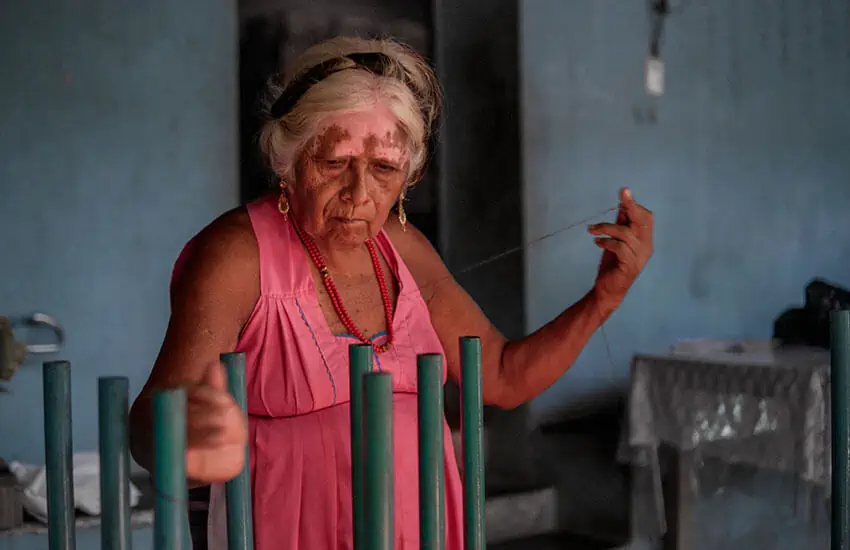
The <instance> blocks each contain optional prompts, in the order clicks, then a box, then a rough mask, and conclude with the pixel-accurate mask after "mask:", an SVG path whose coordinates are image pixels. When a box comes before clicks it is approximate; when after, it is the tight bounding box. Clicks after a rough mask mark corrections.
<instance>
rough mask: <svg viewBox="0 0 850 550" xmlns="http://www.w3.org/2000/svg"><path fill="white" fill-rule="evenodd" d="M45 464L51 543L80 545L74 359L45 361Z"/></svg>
mask: <svg viewBox="0 0 850 550" xmlns="http://www.w3.org/2000/svg"><path fill="white" fill-rule="evenodd" d="M43 382H44V454H45V457H44V465H45V470H46V471H47V518H48V523H47V545H48V548H49V549H50V550H73V549H74V548H76V538H75V537H76V535H75V531H74V527H75V521H74V516H75V514H74V483H73V476H74V473H73V469H74V459H73V441H72V433H71V363H69V362H67V361H50V362H47V363H44V380H43Z"/></svg>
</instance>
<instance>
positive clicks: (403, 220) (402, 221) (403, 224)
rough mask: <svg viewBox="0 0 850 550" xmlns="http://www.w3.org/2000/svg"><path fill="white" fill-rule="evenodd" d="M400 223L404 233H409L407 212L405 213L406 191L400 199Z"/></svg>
mask: <svg viewBox="0 0 850 550" xmlns="http://www.w3.org/2000/svg"><path fill="white" fill-rule="evenodd" d="M398 223H400V224H401V230H402V231H407V212H405V211H404V191H402V192H401V195H399V197H398Z"/></svg>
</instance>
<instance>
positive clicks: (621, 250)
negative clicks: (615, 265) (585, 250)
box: [593, 237, 637, 263]
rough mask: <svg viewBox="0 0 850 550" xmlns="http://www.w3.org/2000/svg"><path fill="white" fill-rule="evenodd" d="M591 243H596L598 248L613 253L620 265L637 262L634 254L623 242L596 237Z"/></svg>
mask: <svg viewBox="0 0 850 550" xmlns="http://www.w3.org/2000/svg"><path fill="white" fill-rule="evenodd" d="M593 242H594V243H596V246H598V247H599V248H603V249H605V250H608V251H609V252H611V253H613V254H614V255H615V256H616V257H617V260H618V261H619V262H620V263H629V262H632V263H634V262H635V261H636V260H637V255H636V254H635V252H634V251H633V250H632V249H631V248H629V247H628V246H627V245H626V243H624V242H623V241H620V240H617V239H611V238H607V237H597V238H596V239H594V240H593Z"/></svg>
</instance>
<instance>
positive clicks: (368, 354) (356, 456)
mask: <svg viewBox="0 0 850 550" xmlns="http://www.w3.org/2000/svg"><path fill="white" fill-rule="evenodd" d="M372 353H373V352H372V346H370V345H367V344H351V345H350V346H349V347H348V362H349V368H348V376H349V384H348V386H349V393H350V403H349V410H350V414H351V511H352V518H353V521H354V526H353V528H354V548H355V549H362V548H364V547H365V545H366V537H365V534H366V532H365V529H364V523H363V522H364V511H365V503H364V497H365V487H364V486H363V375H364V374H366V373H367V372H370V371H371V370H372Z"/></svg>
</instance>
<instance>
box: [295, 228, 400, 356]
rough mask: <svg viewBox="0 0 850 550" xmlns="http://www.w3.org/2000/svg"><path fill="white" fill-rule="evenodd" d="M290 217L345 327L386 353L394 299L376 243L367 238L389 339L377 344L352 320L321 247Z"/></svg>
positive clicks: (353, 334)
mask: <svg viewBox="0 0 850 550" xmlns="http://www.w3.org/2000/svg"><path fill="white" fill-rule="evenodd" d="M289 219H290V220H291V221H292V227H294V228H295V233H296V234H297V235H298V238H299V239H301V242H302V243H303V244H304V248H306V249H307V254H308V255H309V256H310V259H311V260H313V265H315V266H316V269H318V270H319V274H320V275H321V276H322V282H323V283H324V285H325V289H326V290H327V291H328V296H330V298H331V303H332V304H333V306H334V311H336V314H337V316H338V317H339V320H340V321H342V324H343V326H345V329H346V330H347V331H348V332H349V334H351V335H352V336H354V337H355V338H357V339H358V340H360V341H361V342H362V343H364V344H368V345H370V346H372V349H374V350H375V352H376V353H384V352H385V351H387V350H388V349H390V345H391V344H392V341H393V303H392V300H390V293H389V291H388V290H387V283H386V281H385V280H384V271H383V269H381V262H380V260H379V259H378V251H377V250H376V249H375V243H373V242H372V239H366V249H367V250H368V251H369V256H371V257H372V267H373V268H374V269H375V276H376V277H377V278H378V288H379V289H380V291H381V301H382V302H383V303H384V314H385V315H386V317H387V339H386V341H385V342H384V343H383V344H376V343H374V342H372V341H371V340H369V339H368V338H366V336H364V335H363V333H362V332H361V331H360V329H358V328H357V327H356V326H355V324H354V321H352V320H351V316H349V315H348V311H347V310H346V309H345V306H344V305H343V303H342V298H341V297H340V295H339V291H338V290H337V288H336V285H335V284H334V281H333V279H332V278H331V274H330V272H329V271H328V266H327V265H326V264H325V259H324V258H322V253H321V252H319V247H318V246H316V243H315V242H314V241H313V239H312V237H310V235H308V234H307V233H305V232H304V231H302V230H301V227H299V225H298V224H297V223H296V222H295V220H294V219H293V218H292V216H289Z"/></svg>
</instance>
